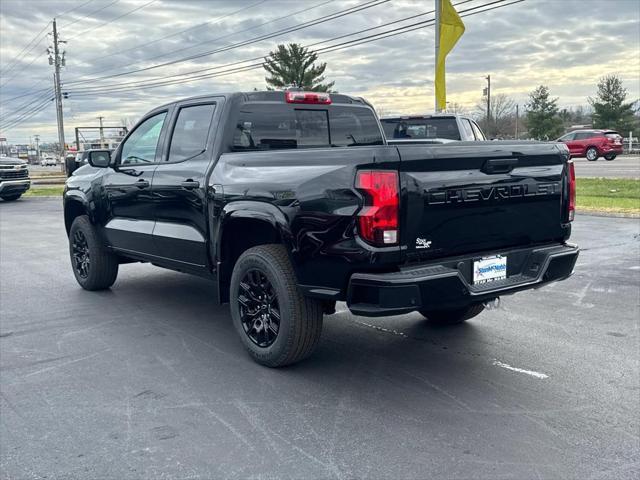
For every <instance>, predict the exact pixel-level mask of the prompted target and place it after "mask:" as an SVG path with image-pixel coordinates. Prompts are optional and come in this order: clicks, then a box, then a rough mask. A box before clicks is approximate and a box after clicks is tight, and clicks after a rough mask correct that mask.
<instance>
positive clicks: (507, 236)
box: [398, 142, 567, 261]
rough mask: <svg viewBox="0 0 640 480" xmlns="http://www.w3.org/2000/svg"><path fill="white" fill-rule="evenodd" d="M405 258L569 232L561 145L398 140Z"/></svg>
mask: <svg viewBox="0 0 640 480" xmlns="http://www.w3.org/2000/svg"><path fill="white" fill-rule="evenodd" d="M398 151H399V153H400V158H401V162H400V184H401V188H402V192H403V197H402V199H401V224H400V225H401V228H400V235H401V238H400V239H401V244H402V245H403V252H404V255H405V259H406V260H408V261H412V260H423V259H429V258H436V257H444V256H454V255H461V254H467V253H475V252H484V251H499V250H500V249H504V248H508V247H511V246H526V245H533V244H541V243H545V242H552V241H554V240H556V239H560V238H563V237H564V236H565V234H566V228H567V227H566V226H563V223H564V221H563V209H562V191H563V189H562V181H563V175H564V168H565V164H566V163H565V159H564V158H563V155H562V154H561V151H560V150H559V148H558V147H557V146H556V145H554V144H544V143H536V144H531V145H522V144H514V145H512V146H510V145H508V144H507V142H491V143H486V144H482V143H473V144H471V143H467V142H465V143H457V144H456V143H451V144H445V145H438V146H429V147H427V146H423V147H420V146H399V147H398Z"/></svg>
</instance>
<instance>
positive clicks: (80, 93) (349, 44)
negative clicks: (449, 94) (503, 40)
mask: <svg viewBox="0 0 640 480" xmlns="http://www.w3.org/2000/svg"><path fill="white" fill-rule="evenodd" d="M505 1H506V0H495V1H493V2H489V3H486V4H483V5H479V6H476V7H472V8H469V9H466V10H462V11H461V12H460V14H461V16H464V17H467V16H471V15H475V14H478V13H484V12H487V11H491V10H495V9H496V8H503V7H507V6H509V5H513V4H515V3H520V2H523V1H524V0H515V1H513V2H510V3H507V4H503V5H496V4H500V3H503V2H505ZM491 5H495V6H493V7H491V8H485V9H484V10H481V11H477V10H478V9H480V8H484V7H487V6H491ZM434 22H435V19H429V20H426V21H423V22H419V23H417V24H412V25H407V26H404V27H400V28H396V29H392V30H387V31H385V32H380V33H377V34H374V35H369V36H366V37H361V38H357V39H354V40H350V41H348V42H343V43H340V44H335V45H329V46H327V47H323V48H322V49H318V50H316V52H318V53H322V54H324V53H330V52H333V51H338V50H344V49H347V48H351V47H353V46H357V45H361V44H365V43H370V42H373V41H377V40H381V39H382V38H388V37H393V36H396V35H401V34H404V33H408V32H410V31H414V30H418V29H421V28H424V27H426V26H431V25H433V24H434ZM390 23H394V22H390ZM330 41H333V39H328V40H325V43H326V42H330ZM257 58H259V59H263V57H257ZM251 60H252V59H249V60H244V61H239V62H233V63H232V64H227V65H221V66H219V67H214V68H217V69H220V68H223V67H228V66H231V65H234V64H240V63H246V62H248V61H251ZM262 66H263V62H262V61H261V62H259V63H254V64H250V65H245V66H241V67H235V68H231V69H228V70H223V71H220V72H217V73H208V74H203V75H198V76H190V77H189V78H185V79H180V80H169V81H160V82H155V83H149V82H146V83H145V82H139V83H138V84H136V85H131V86H123V85H124V84H114V85H113V88H106V89H102V90H100V88H103V87H95V88H96V90H90V88H91V87H89V88H85V89H84V90H76V91H71V92H70V93H71V94H72V95H74V96H87V97H88V96H94V95H95V94H101V93H121V92H131V91H135V90H140V89H147V88H156V87H162V86H168V85H176V84H181V83H186V82H192V81H194V80H202V79H205V78H214V77H220V76H226V75H231V74H234V73H241V72H246V71H250V70H255V69H258V68H262Z"/></svg>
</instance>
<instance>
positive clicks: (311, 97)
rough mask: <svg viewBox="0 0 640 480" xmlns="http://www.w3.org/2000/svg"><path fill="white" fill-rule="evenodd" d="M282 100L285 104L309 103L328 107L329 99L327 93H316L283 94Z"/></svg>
mask: <svg viewBox="0 0 640 480" xmlns="http://www.w3.org/2000/svg"><path fill="white" fill-rule="evenodd" d="M284 98H285V100H286V101H287V103H311V104H320V105H329V104H330V103H331V97H330V96H329V94H328V93H317V92H285V94H284Z"/></svg>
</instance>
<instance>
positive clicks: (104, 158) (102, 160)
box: [87, 150, 111, 168]
mask: <svg viewBox="0 0 640 480" xmlns="http://www.w3.org/2000/svg"><path fill="white" fill-rule="evenodd" d="M87 161H88V162H89V165H91V166H92V167H96V168H107V167H108V166H109V164H110V163H111V152H110V151H109V150H95V151H93V152H89V157H88V158H87Z"/></svg>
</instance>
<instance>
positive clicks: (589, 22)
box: [0, 0, 640, 143]
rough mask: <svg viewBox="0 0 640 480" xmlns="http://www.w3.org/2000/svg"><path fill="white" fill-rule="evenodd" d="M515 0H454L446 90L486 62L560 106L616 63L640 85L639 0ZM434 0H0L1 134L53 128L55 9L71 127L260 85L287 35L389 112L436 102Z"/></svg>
mask: <svg viewBox="0 0 640 480" xmlns="http://www.w3.org/2000/svg"><path fill="white" fill-rule="evenodd" d="M512 2H514V0H466V1H465V0H454V2H453V3H454V4H457V7H456V8H457V10H458V11H459V12H460V13H461V14H462V15H468V16H466V17H465V18H463V21H464V22H465V25H466V33H465V35H464V36H463V37H462V38H461V40H460V42H459V43H458V45H457V46H456V48H455V49H454V51H453V52H452V53H451V54H450V56H449V57H448V61H447V88H448V96H447V100H448V101H450V102H455V103H457V104H460V105H462V106H464V107H465V108H467V109H469V110H470V111H471V110H473V106H474V105H475V104H476V103H477V102H478V101H479V100H480V98H481V95H482V89H483V88H484V87H485V85H486V80H485V79H484V77H486V75H487V74H490V75H491V80H492V92H493V93H494V94H497V93H504V94H507V95H509V96H511V97H513V98H514V99H515V100H516V101H517V102H518V103H519V104H520V105H524V104H525V103H526V101H527V95H528V93H529V92H530V91H531V90H532V89H534V88H535V87H536V86H538V85H540V84H545V85H548V86H549V88H550V89H551V92H552V94H553V95H554V96H557V97H559V99H560V100H559V103H560V105H561V106H566V107H575V106H578V105H586V104H587V97H588V96H590V95H593V94H594V93H595V88H596V83H597V81H598V78H600V77H601V76H603V75H606V74H612V73H615V74H618V75H619V76H620V77H621V78H622V79H623V81H624V84H625V86H626V87H627V89H628V90H629V95H630V98H631V99H637V98H639V97H640V2H639V1H638V0H524V1H521V2H519V3H513V4H511V5H509V4H510V3H512ZM493 7H496V8H495V9H493V10H490V11H486V12H484V13H483V12H482V11H483V10H487V9H489V8H493ZM433 8H434V0H333V1H331V0H234V1H231V0H224V1H223V0H115V1H114V0H89V1H87V0H58V1H56V0H22V1H19V0H1V1H0V32H1V33H0V60H1V63H0V137H7V138H8V140H9V142H11V143H21V142H25V141H28V139H29V136H30V135H34V134H40V135H41V137H42V138H43V139H44V140H53V139H56V138H57V133H56V123H55V108H54V106H53V103H52V102H50V101H49V98H51V96H52V93H51V90H50V89H51V87H52V84H53V82H52V73H53V67H51V66H50V65H49V64H48V60H47V53H46V48H47V46H48V45H49V44H50V39H51V37H50V36H47V32H50V31H51V23H49V22H51V20H52V19H53V18H54V17H56V18H57V24H58V31H59V33H60V35H61V39H63V40H66V41H67V43H66V44H64V45H63V48H64V49H65V50H66V55H65V57H66V66H65V67H64V68H63V70H62V74H61V77H62V80H63V82H64V86H63V91H66V92H68V93H69V99H68V100H65V103H64V117H65V132H66V136H67V139H68V140H70V139H71V138H72V135H73V127H74V126H79V125H97V122H98V121H97V119H96V117H97V116H104V117H105V125H119V124H121V122H122V121H123V120H124V119H127V120H128V121H135V120H136V119H137V118H139V116H140V115H142V114H143V113H144V112H145V111H147V110H149V109H151V108H153V107H154V106H156V105H159V104H161V103H164V102H167V101H170V100H173V99H177V98H181V97H188V96H192V95H198V94H202V93H212V92H220V91H233V90H248V89H253V88H259V89H260V88H263V87H264V85H265V83H264V71H263V70H262V69H261V68H259V67H258V68H254V67H252V66H253V65H256V63H259V60H258V59H259V58H260V57H262V56H264V55H265V54H268V52H269V51H270V50H272V49H274V47H275V46H276V45H277V44H278V43H284V42H298V43H302V44H303V45H312V48H313V49H320V60H321V61H324V62H327V65H328V66H327V71H326V76H327V77H328V79H330V80H334V81H335V82H336V84H335V89H337V90H338V91H340V92H344V93H350V94H355V95H362V96H365V97H366V98H368V99H369V100H370V101H372V102H373V104H374V105H375V106H376V108H377V109H379V110H380V111H382V112H384V113H418V112H428V111H430V110H433V74H434V27H433V25H432V22H429V20H432V19H433V13H432V11H433ZM465 11H466V13H463V12H465ZM472 13H473V15H470V14H472ZM421 14H422V15H421ZM392 22H393V23H392ZM420 22H424V23H420ZM412 25H413V26H412ZM410 26H412V27H410ZM294 29H295V30H294ZM398 29H399V30H398ZM409 29H412V31H408V32H405V31H404V30H409ZM365 30H366V31H365ZM392 30H393V31H392ZM356 32H361V33H356ZM385 32H386V33H385ZM399 32H403V33H402V34H398V35H394V36H388V37H387V38H382V39H380V38H379V36H382V35H385V34H387V35H391V34H393V33H399ZM372 35H378V37H371V36H372ZM365 37H368V38H366V39H365ZM374 39H376V41H368V42H367V43H360V44H358V41H364V40H374ZM140 70H142V71H140ZM105 77H107V78H105Z"/></svg>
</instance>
